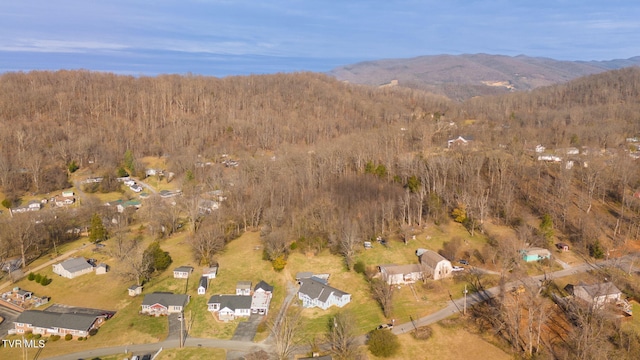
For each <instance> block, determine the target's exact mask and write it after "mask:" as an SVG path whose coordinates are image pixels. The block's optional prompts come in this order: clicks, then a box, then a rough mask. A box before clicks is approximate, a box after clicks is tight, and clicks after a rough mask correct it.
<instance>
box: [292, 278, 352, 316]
mask: <svg viewBox="0 0 640 360" xmlns="http://www.w3.org/2000/svg"><path fill="white" fill-rule="evenodd" d="M298 298H299V299H300V300H302V306H304V307H306V308H310V307H319V308H321V309H323V310H327V309H328V308H330V307H331V306H334V305H335V306H337V307H343V306H345V305H347V304H348V303H349V302H350V301H351V294H347V293H345V292H343V291H341V290H338V289H336V288H333V287H331V286H329V285H326V284H323V283H321V282H319V281H316V280H314V279H312V278H308V279H301V280H300V289H298Z"/></svg>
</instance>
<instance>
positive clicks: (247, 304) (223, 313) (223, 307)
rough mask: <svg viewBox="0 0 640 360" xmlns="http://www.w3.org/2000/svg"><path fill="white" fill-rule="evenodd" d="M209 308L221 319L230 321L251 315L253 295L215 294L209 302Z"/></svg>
mask: <svg viewBox="0 0 640 360" xmlns="http://www.w3.org/2000/svg"><path fill="white" fill-rule="evenodd" d="M207 310H209V311H211V312H212V313H214V314H216V315H217V316H218V319H219V320H222V321H225V322H227V321H229V320H235V319H236V318H239V317H249V316H250V315H251V297H249V296H243V295H213V296H212V297H211V298H210V299H209V301H208V302H207Z"/></svg>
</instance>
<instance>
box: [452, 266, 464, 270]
mask: <svg viewBox="0 0 640 360" xmlns="http://www.w3.org/2000/svg"><path fill="white" fill-rule="evenodd" d="M451 271H464V268H463V267H462V266H454V267H453V269H451Z"/></svg>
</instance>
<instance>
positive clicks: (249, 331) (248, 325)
mask: <svg viewBox="0 0 640 360" xmlns="http://www.w3.org/2000/svg"><path fill="white" fill-rule="evenodd" d="M263 318H264V315H259V314H251V316H249V320H247V321H242V322H241V323H239V324H238V327H237V328H236V332H235V333H234V334H233V337H232V338H231V340H236V341H253V338H254V337H255V336H256V332H257V331H258V324H260V321H262V319H263Z"/></svg>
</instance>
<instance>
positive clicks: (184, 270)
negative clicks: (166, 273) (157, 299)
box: [173, 266, 193, 279]
mask: <svg viewBox="0 0 640 360" xmlns="http://www.w3.org/2000/svg"><path fill="white" fill-rule="evenodd" d="M192 272H193V267H191V266H180V267H177V268H175V269H173V277H174V278H176V279H188V278H189V274H191V273H192Z"/></svg>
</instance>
